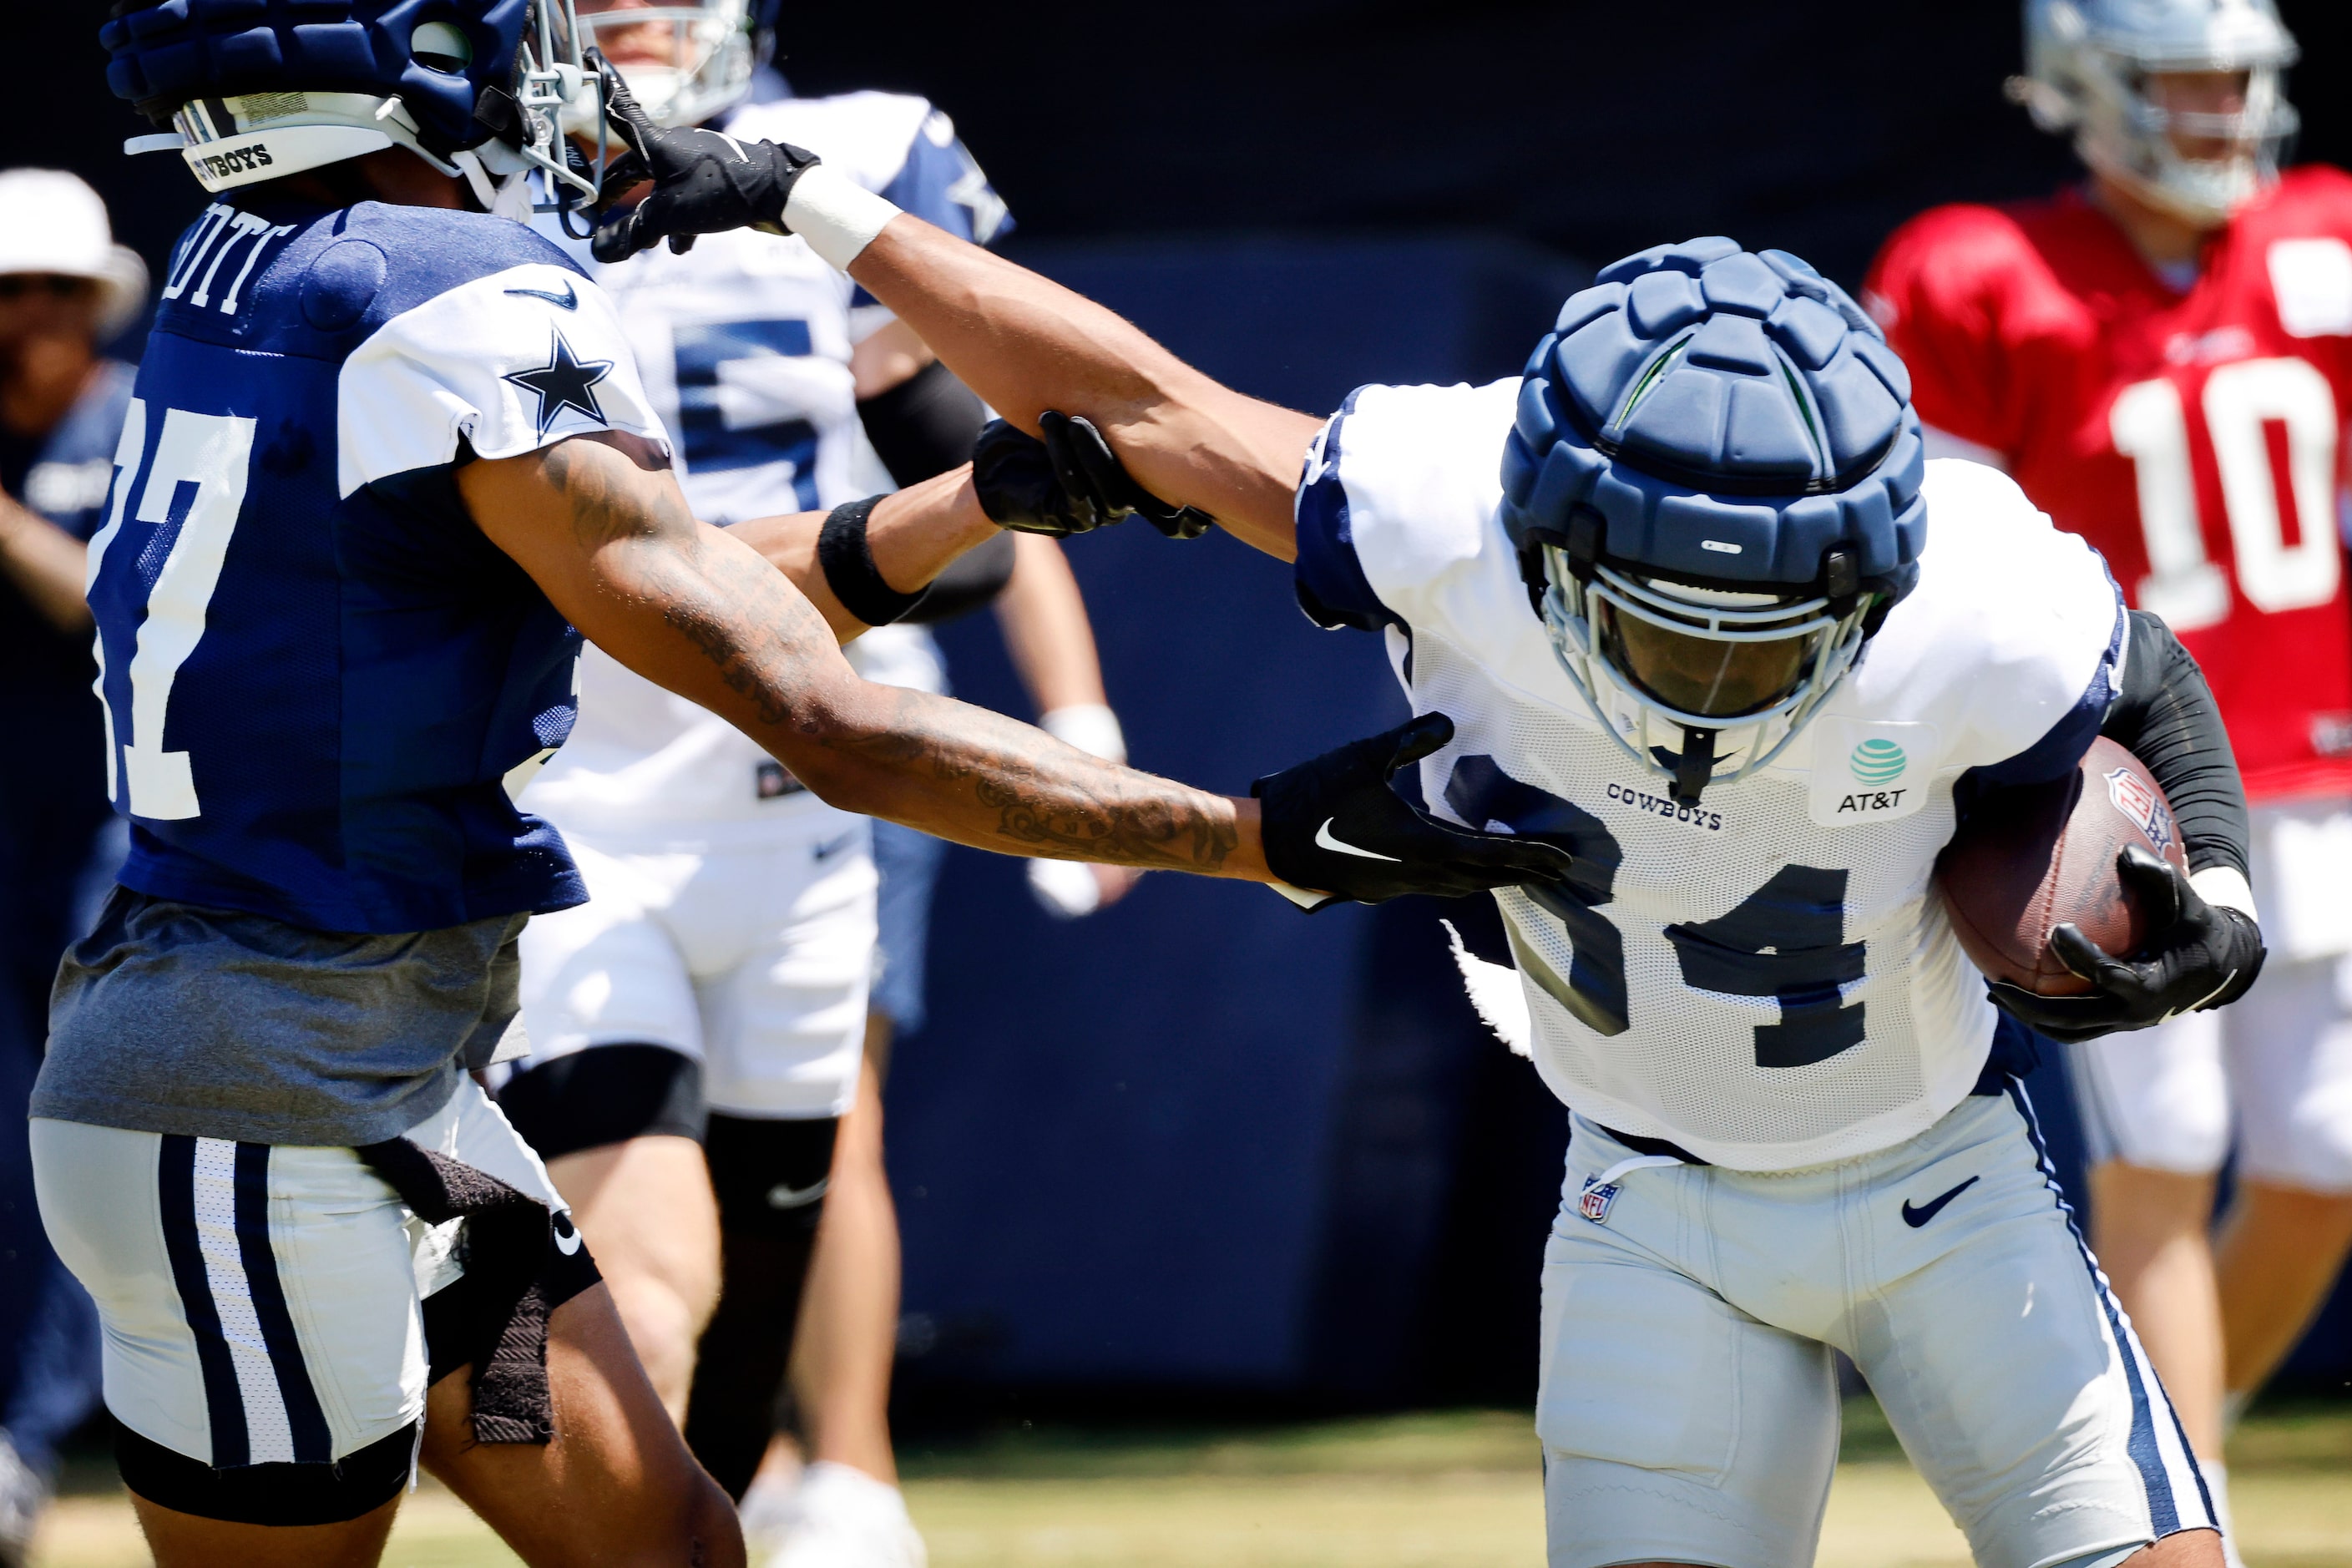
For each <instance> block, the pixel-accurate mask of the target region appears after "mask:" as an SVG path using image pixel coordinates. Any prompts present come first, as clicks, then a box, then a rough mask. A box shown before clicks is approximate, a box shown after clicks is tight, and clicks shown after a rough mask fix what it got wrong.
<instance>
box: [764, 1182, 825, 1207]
mask: <svg viewBox="0 0 2352 1568" xmlns="http://www.w3.org/2000/svg"><path fill="white" fill-rule="evenodd" d="M832 1181H833V1178H832V1177H830V1176H819V1177H818V1178H817V1179H816V1180H815V1182H814V1183H813V1184H810V1185H808V1186H805V1187H796V1186H793V1184H791V1183H789V1182H778V1183H777V1184H775V1185H774V1186H772V1187H770V1188H769V1189H768V1206H769V1207H770V1208H772V1209H797V1208H806V1207H807V1206H808V1205H811V1204H813V1203H814V1202H816V1201H817V1199H819V1198H821V1197H823V1196H824V1189H825V1188H826V1187H827V1186H829V1185H831V1184H832Z"/></svg>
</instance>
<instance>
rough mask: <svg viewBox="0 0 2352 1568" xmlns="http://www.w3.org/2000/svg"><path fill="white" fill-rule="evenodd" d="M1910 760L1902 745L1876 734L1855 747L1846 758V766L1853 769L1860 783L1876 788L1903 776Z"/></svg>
mask: <svg viewBox="0 0 2352 1568" xmlns="http://www.w3.org/2000/svg"><path fill="white" fill-rule="evenodd" d="M1910 761H1911V760H1910V759H1909V758H1908V757H1906V756H1905V755H1904V754H1903V748H1902V747H1900V746H1898V745H1896V744H1895V742H1892V741H1889V740H1886V739H1885V738H1884V737H1881V736H1874V737H1872V738H1871V739H1870V740H1867V741H1864V742H1863V743H1862V744H1860V745H1859V746H1856V747H1855V748H1854V749H1853V755H1852V756H1851V757H1848V758H1847V759H1846V766H1847V767H1849V768H1851V769H1853V776H1854V778H1855V780H1856V781H1857V782H1858V783H1861V784H1868V785H1870V786H1871V787H1872V788H1874V789H1876V788H1880V787H1883V786H1885V785H1886V784H1893V783H1894V782H1895V780H1896V779H1899V778H1901V777H1902V776H1903V770H1904V769H1905V768H1906V767H1907V766H1909V765H1910Z"/></svg>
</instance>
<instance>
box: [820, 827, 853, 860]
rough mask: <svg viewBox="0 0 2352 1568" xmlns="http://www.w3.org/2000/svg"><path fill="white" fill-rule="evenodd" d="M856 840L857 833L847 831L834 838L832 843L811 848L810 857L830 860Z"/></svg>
mask: <svg viewBox="0 0 2352 1568" xmlns="http://www.w3.org/2000/svg"><path fill="white" fill-rule="evenodd" d="M856 842H857V835H856V834H855V833H845V834H843V835H842V836H841V837H838V838H835V839H834V840H832V841H831V842H830V843H825V844H820V845H818V846H817V847H815V848H814V849H812V850H810V851H809V858H810V859H812V860H830V859H832V858H834V857H835V855H838V854H840V853H841V852H842V851H843V850H845V849H846V848H848V847H850V846H851V845H853V844H855V843H856Z"/></svg>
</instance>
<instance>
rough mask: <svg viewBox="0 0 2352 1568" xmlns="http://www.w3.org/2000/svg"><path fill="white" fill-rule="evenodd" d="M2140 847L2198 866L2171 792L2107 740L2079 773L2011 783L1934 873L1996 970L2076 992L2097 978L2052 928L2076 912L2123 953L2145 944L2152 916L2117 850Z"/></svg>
mask: <svg viewBox="0 0 2352 1568" xmlns="http://www.w3.org/2000/svg"><path fill="white" fill-rule="evenodd" d="M2133 844H2137V845H2141V846H2143V847H2146V848H2147V849H2150V850H2152V851H2154V852H2155V853H2156V854H2158V855H2160V856H2162V857H2163V858H2165V859H2167V860H2168V861H2170V862H2171V863H2172V864H2173V865H2175V866H2177V867H2179V868H2181V869H2182V870H2183V871H2186V870H2187V869H2188V868H2189V864H2188V861H2187V859H2186V858H2185V857H2184V856H2183V855H2182V852H2181V847H2180V834H2179V829H2178V828H2176V827H2175V826H2174V824H2173V820H2172V804H2171V802H2169V801H2168V800H2166V799H2165V798H2164V791H2163V789H2162V788H2161V787H2159V786H2158V784H2157V782H2156V780H2155V779H2154V778H2153V777H2151V776H2150V775H2149V773H2148V771H2147V769H2146V768H2145V767H2143V766H2141V765H2140V761H2139V759H2138V758H2137V757H2135V756H2133V755H2132V754H2131V753H2130V752H2127V751H2126V750H2125V749H2124V748H2123V747H2121V746H2119V745H2117V744H2116V743H2115V742H2113V741H2110V740H2107V739H2105V737H2101V738H2100V739H2099V740H2097V741H2095V742H2093V743H2092V746H2091V749H2090V751H2089V752H2087V753H2086V754H2085V755H2084V758H2083V765H2082V766H2081V767H2080V768H2079V769H2077V770H2076V771H2075V773H2074V774H2073V775H2072V776H2071V777H2068V778H2064V779H2061V780H2058V781H2055V782H2053V784H2049V785H2048V786H2046V787H2043V788H2038V789H2022V790H2004V791H2002V792H2000V795H1997V796H1995V797H1994V799H1993V801H1992V803H1990V806H1989V807H1987V806H1979V808H1978V809H1977V810H1975V811H1974V812H1972V813H1970V814H1969V819H1968V821H1967V822H1966V823H1964V824H1963V825H1962V826H1961V827H1960V830H1959V832H1958V833H1957V834H1955V835H1954V836H1953V837H1952V841H1951V843H1949V844H1948V845H1947V846H1945V847H1944V852H1943V854H1942V855H1941V856H1940V857H1939V858H1937V862H1936V882H1937V887H1938V888H1939V889H1941V890H1942V892H1943V895H1944V907H1945V909H1946V910H1948V912H1949V914H1950V916H1951V921H1952V930H1953V931H1955V932H1956V933H1957V934H1958V937H1959V939H1960V946H1961V947H1963V948H1964V949H1966V950H1967V952H1968V955H1969V958H1970V959H1971V960H1973V961H1974V962H1975V963H1976V966H1977V967H1978V968H1979V969H1980V970H1982V971H1984V973H1986V975H1987V976H1989V977H1990V978H1991V979H1994V980H2006V981H2008V982H2010V983H2011V984H2015V985H2019V986H2021V987H2023V988H2024V989H2025V990H2028V991H2032V992H2035V993H2037V994H2041V995H2043V996H2071V995H2076V994H2080V993H2082V992H2084V991H2087V990H2089V989H2090V988H2091V987H2090V982H2089V981H2087V980H2084V979H2083V978H2082V977H2081V976H2080V975H2078V974H2076V973H2074V971H2072V970H2070V969H2068V968H2067V967H2066V966H2065V964H2064V963H2061V962H2060V961H2059V958H2058V955H2057V954H2056V953H2054V952H2052V951H2051V950H2050V932H2051V931H2052V929H2053V928H2054V927H2056V926H2059V925H2062V924H2064V923H2066V922H2068V921H2072V922H2073V923H2074V926H2075V928H2076V929H2077V930H2079V931H2082V933H2083V934H2084V936H2086V937H2089V938H2090V939H2091V940H2092V941H2093V942H2097V943H2098V944H2099V945H2100V946H2101V947H2103V948H2105V950H2106V951H2107V952H2111V953H2114V954H2116V956H2118V957H2123V956H2126V955H2129V954H2131V953H2135V952H2138V951H2139V950H2140V948H2141V946H2142V945H2143V943H2145V942H2146V941H2147V913H2146V911H2145V910H2143V909H2142V908H2141V905H2140V900H2139V899H2138V898H2137V895H2135V894H2133V893H2131V892H2130V891H2128V890H2127V889H2126V888H2125V887H2124V885H2123V881H2122V879H2120V878H2118V877H2117V876H2116V856H2117V855H2118V854H2120V853H2122V851H2123V850H2124V848H2125V847H2126V846H2128V845H2133Z"/></svg>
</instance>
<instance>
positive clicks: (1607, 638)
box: [1502, 238, 1927, 804]
mask: <svg viewBox="0 0 2352 1568" xmlns="http://www.w3.org/2000/svg"><path fill="white" fill-rule="evenodd" d="M1924 461H1925V458H1924V452H1923V449H1922V447H1921V445H1920V437H1919V421H1918V418H1917V416H1916V415H1914V414H1913V413H1912V411H1911V381H1910V376H1909V374H1907V373H1906V371H1905V370H1904V368H1903V362H1902V361H1900V360H1899V359H1897V358H1896V357H1895V353H1894V352H1893V351H1892V350H1890V349H1889V348H1888V347H1887V346H1886V342H1885V338H1884V337H1882V336H1881V335H1880V333H1879V331H1878V328H1877V327H1876V326H1875V325H1874V324H1873V323H1872V321H1871V320H1870V318H1869V317H1868V316H1866V315H1864V313H1863V312H1862V310H1861V308H1860V307H1858V306H1857V305H1855V304H1854V302H1853V300H1850V299H1848V298H1847V297H1846V295H1845V293H1844V291H1843V289H1839V288H1838V287H1837V286H1836V285H1835V284H1833V283H1832V282H1830V281H1829V280H1828V279H1825V278H1823V277H1822V275H1821V274H1820V273H1818V272H1816V271H1814V270H1813V269H1812V268H1811V267H1809V266H1807V265H1806V264H1805V263H1804V262H1802V261H1800V260H1799V259H1797V258H1795V257H1793V256H1790V255H1789V254H1787V253H1786V252H1785V251H1778V250H1767V251H1762V252H1757V253H1750V252H1748V251H1746V250H1742V249H1741V248H1740V247H1738V245H1737V244H1735V243H1734V242H1732V241H1731V240H1728V239H1723V238H1706V239H1694V240H1689V241H1686V242H1685V243H1684V244H1681V245H1670V246H1658V247H1654V248H1653V249H1650V250H1645V251H1643V252H1642V253H1640V254H1639V255H1637V256H1630V257H1627V258H1625V259H1624V260H1622V261H1619V262H1617V263H1615V264H1614V265H1612V266H1610V267H1607V268H1602V269H1601V273H1600V275H1599V277H1598V278H1597V279H1596V280H1595V282H1594V284H1593V286H1592V287H1591V288H1590V289H1585V290H1583V291H1582V292H1581V293H1579V294H1576V295H1573V296H1571V297H1570V300H1569V301H1568V303H1567V304H1566V305H1564V306H1563V307H1561V310H1560V313H1559V321H1558V322H1557V323H1556V324H1555V326H1554V327H1553V330H1552V331H1551V333H1550V335H1549V336H1548V337H1546V338H1545V339H1544V340H1543V342H1540V343H1538V345H1537V346H1536V352H1535V353H1534V354H1533V356H1531V357H1530V358H1529V359H1528V366H1527V374H1526V376H1525V378H1524V379H1523V380H1522V382H1521V383H1520V386H1519V404H1518V415H1517V420H1516V421H1515V423H1514V425H1513V426H1512V429H1511V433H1510V436H1509V437H1508V439H1507V441H1506V443H1505V447H1504V454H1503V504H1502V521H1503V527H1504V530H1505V531H1506V532H1507V533H1508V534H1509V536H1510V538H1511V540H1512V542H1513V543H1514V544H1515V545H1516V546H1517V550H1518V552H1519V561H1520V571H1521V574H1523V575H1524V577H1525V578H1526V580H1527V583H1528V595H1529V597H1530V598H1531V600H1532V601H1533V603H1534V605H1535V609H1536V613H1537V614H1538V615H1539V616H1542V617H1543V621H1544V625H1545V627H1546V628H1547V630H1548V631H1549V634H1550V637H1551V644H1552V647H1553V650H1554V652H1556V653H1557V654H1558V655H1559V662H1560V664H1561V665H1562V667H1563V668H1566V670H1567V671H1568V676H1569V679H1570V681H1571V682H1573V683H1574V685H1575V687H1576V689H1577V690H1578V691H1579V692H1580V693H1581V694H1582V696H1583V699H1584V700H1585V702H1586V704H1587V705H1588V706H1589V707H1590V708H1591V710H1592V713H1593V716H1594V717H1595V718H1596V719H1598V720H1599V721H1601V726H1602V727H1603V728H1604V729H1606V730H1607V731H1609V733H1610V735H1611V736H1612V738H1613V739H1614V740H1615V741H1616V742H1617V744H1618V745H1619V746H1620V747H1621V748H1622V749H1623V751H1624V752H1625V753H1626V755H1628V756H1629V757H1631V758H1632V759H1633V762H1634V763H1636V764H1638V765H1639V766H1640V767H1641V768H1643V770H1644V771H1645V772H1647V773H1652V774H1654V775H1656V776H1657V777H1659V778H1661V779H1664V780H1665V781H1667V782H1668V783H1669V784H1671V785H1672V789H1673V794H1674V795H1675V798H1676V799H1677V800H1679V801H1682V802H1684V803H1685V804H1689V803H1693V802H1696V800H1697V799H1698V797H1699V795H1700V792H1701V791H1703V790H1704V789H1705V788H1706V785H1707V784H1709V783H1710V782H1712V781H1717V780H1721V781H1725V782H1729V781H1732V780H1736V779H1741V778H1745V777H1747V776H1748V774H1750V773H1754V772H1756V771H1757V770H1758V769H1759V768H1761V767H1763V766H1765V765H1766V764H1767V763H1770V762H1771V761H1772V759H1773V758H1775V757H1777V756H1779V755H1780V752H1781V751H1782V750H1784V749H1785V748H1786V747H1787V746H1788V744H1789V742H1790V741H1791V740H1793V739H1794V738H1795V737H1796V735H1797V734H1798V733H1799V731H1801V730H1802V729H1803V727H1804V725H1805V724H1806V722H1807V721H1809V720H1810V719H1811V717H1812V715H1813V714H1814V713H1815V712H1817V711H1818V710H1820V708H1821V705H1822V703H1823V702H1824V701H1826V700H1828V698H1829V696H1830V694H1831V693H1832V692H1833V691H1834V690H1836V689H1837V687H1838V684H1839V683H1840V682H1841V681H1842V680H1843V679H1845V676H1846V673H1847V671H1848V670H1850V669H1851V668H1853V662H1854V660H1855V658H1857V657H1858V656H1859V655H1860V653H1861V651H1862V648H1863V645H1864V641H1865V640H1866V639H1867V638H1868V637H1870V636H1871V635H1872V634H1873V633H1874V632H1875V631H1876V630H1877V629H1878V626H1879V625H1880V624H1881V623H1882V622H1883V621H1884V620H1885V616H1886V612H1887V611H1888V610H1889V609H1890V608H1892V607H1893V605H1895V602H1896V601H1897V600H1899V599H1900V598H1902V597H1903V595H1906V594H1907V593H1909V592H1910V590H1911V587H1912V585H1913V584H1915V583H1916V581H1917V579H1918V573H1919V566H1918V562H1919V552H1920V551H1921V549H1922V548H1923V547H1924V545H1925V544H1926V542H1927V503H1926V501H1925V500H1923V499H1922V498H1921V496H1920V490H1919V487H1920V481H1921V479H1922V477H1923V473H1924ZM1667 742H1673V743H1674V744H1673V749H1671V750H1669V749H1668V745H1667Z"/></svg>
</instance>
